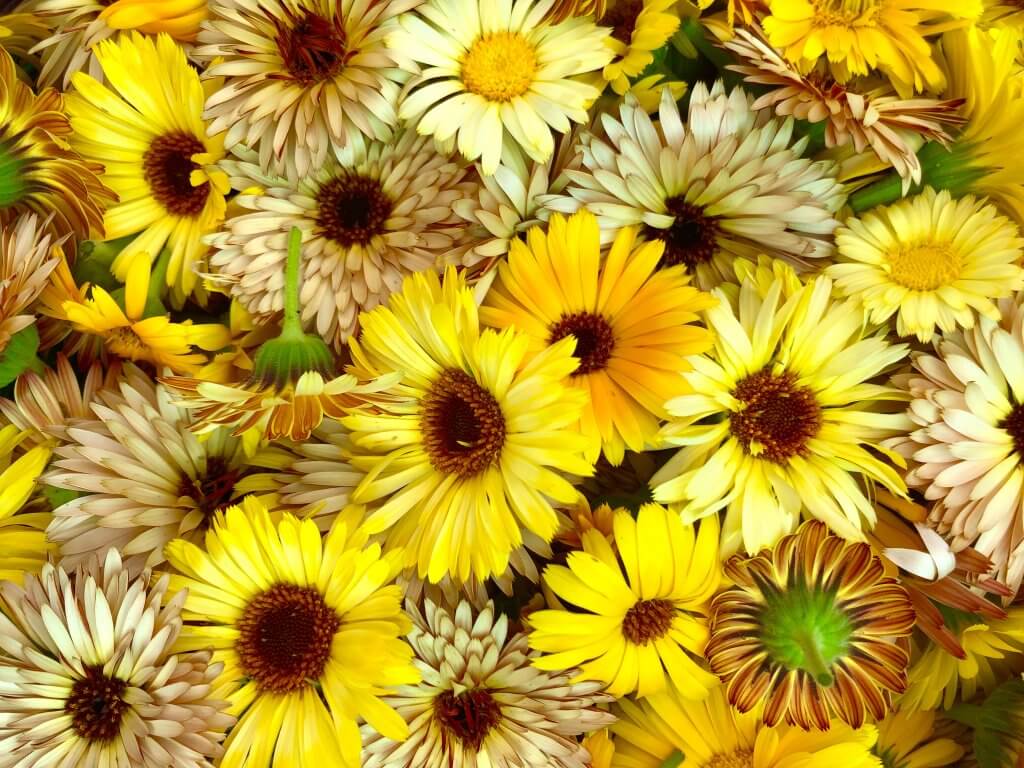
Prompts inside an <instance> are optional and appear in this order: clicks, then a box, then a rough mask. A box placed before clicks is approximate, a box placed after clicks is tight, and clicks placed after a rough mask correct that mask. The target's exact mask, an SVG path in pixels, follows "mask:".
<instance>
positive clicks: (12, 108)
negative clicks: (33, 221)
mask: <svg viewBox="0 0 1024 768" xmlns="http://www.w3.org/2000/svg"><path fill="white" fill-rule="evenodd" d="M63 109H64V102H63V97H62V95H61V94H60V93H58V92H57V91H55V90H53V89H52V88H44V89H42V90H41V91H40V92H39V93H38V94H35V93H33V92H32V90H31V89H30V88H29V87H28V86H27V85H26V84H25V83H23V82H22V81H21V80H19V79H18V71H17V69H16V67H15V66H14V61H13V60H12V59H11V56H10V54H9V53H7V51H5V50H0V226H4V227H7V226H9V225H10V224H12V223H13V222H14V221H15V220H16V219H18V218H19V217H20V216H21V215H22V214H25V213H35V214H36V215H37V216H39V218H40V219H41V220H43V221H46V222H48V223H47V225H46V228H47V230H48V231H49V232H51V233H52V234H53V235H54V236H56V237H58V238H60V237H65V236H68V235H73V236H74V237H75V238H78V239H82V240H85V239H87V238H90V237H95V236H100V235H102V233H103V210H104V209H105V208H106V207H107V206H108V205H110V204H111V203H113V202H114V201H115V200H116V197H115V196H114V193H113V192H111V191H110V190H109V189H108V188H107V187H106V186H104V184H103V182H102V181H101V180H100V172H101V171H102V170H103V169H102V166H100V165H98V164H96V163H94V162H91V160H92V158H88V157H86V158H83V157H82V156H81V155H80V154H79V153H78V152H76V151H74V150H73V149H71V148H69V147H68V140H69V139H70V138H71V133H72V132H71V125H70V123H69V122H68V118H67V116H66V115H65V114H64V111H63ZM73 245H74V241H72V242H71V243H70V246H72V250H73Z"/></svg>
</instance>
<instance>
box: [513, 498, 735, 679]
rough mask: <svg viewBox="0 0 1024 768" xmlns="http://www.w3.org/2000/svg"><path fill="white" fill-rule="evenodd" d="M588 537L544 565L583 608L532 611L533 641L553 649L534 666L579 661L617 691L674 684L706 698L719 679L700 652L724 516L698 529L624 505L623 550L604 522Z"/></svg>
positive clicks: (658, 511)
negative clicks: (560, 559)
mask: <svg viewBox="0 0 1024 768" xmlns="http://www.w3.org/2000/svg"><path fill="white" fill-rule="evenodd" d="M582 539H583V551H582V552H572V553H570V554H569V557H568V559H567V561H566V565H565V566H561V565H550V566H548V567H547V568H545V570H544V581H545V583H546V584H547V586H548V588H549V589H550V590H551V591H552V592H554V593H555V595H557V596H558V598H559V599H560V600H563V601H564V602H566V603H570V604H572V605H573V606H577V608H575V609H573V610H544V611H537V612H535V613H531V614H530V624H531V625H532V627H533V631H532V632H531V633H530V646H531V647H533V648H535V649H537V650H540V651H544V652H545V653H546V654H548V655H545V656H542V657H541V658H539V659H537V660H536V661H535V662H534V664H535V666H537V667H539V668H540V669H549V670H558V669H566V668H569V667H577V666H578V667H579V668H580V672H579V676H578V677H579V679H583V680H598V681H600V682H601V683H603V684H604V685H605V687H606V689H607V690H608V692H609V693H611V694H612V695H614V696H616V697H621V696H624V695H626V694H628V693H632V692H636V693H637V694H638V695H640V696H649V695H650V694H652V693H657V692H658V691H661V690H664V689H665V688H666V687H669V685H672V686H674V687H675V688H676V690H677V691H679V692H680V694H681V695H683V696H685V697H687V698H696V699H699V698H703V697H704V696H705V695H706V694H707V692H708V691H709V690H710V689H711V688H713V687H714V686H715V678H714V676H713V675H711V674H709V673H708V672H707V671H705V670H704V669H703V668H702V667H701V666H700V663H699V662H698V661H696V660H695V659H694V657H695V656H696V657H697V658H699V654H701V653H702V652H703V650H704V645H705V643H706V642H707V638H708V634H707V623H706V615H707V612H708V601H709V600H710V599H711V596H712V595H713V594H714V593H715V590H716V589H717V587H718V583H719V579H720V577H721V572H720V566H719V563H718V525H717V521H716V519H715V518H714V517H709V518H707V519H706V520H704V521H703V522H702V523H701V525H700V528H699V530H698V531H694V527H693V526H692V525H683V524H682V523H681V522H680V521H679V517H678V515H676V514H674V513H671V512H669V511H668V510H666V509H665V508H664V507H660V506H658V505H656V504H648V505H646V506H643V507H641V508H640V512H639V514H638V515H637V518H636V520H634V519H633V517H632V516H631V515H630V514H629V512H627V511H625V510H620V511H619V512H616V514H615V549H612V547H611V545H610V544H609V543H608V541H607V540H606V539H605V537H604V536H603V535H601V533H600V532H599V531H597V530H589V531H587V532H585V533H584V534H583V536H582ZM616 552H617V553H618V554H617V555H616Z"/></svg>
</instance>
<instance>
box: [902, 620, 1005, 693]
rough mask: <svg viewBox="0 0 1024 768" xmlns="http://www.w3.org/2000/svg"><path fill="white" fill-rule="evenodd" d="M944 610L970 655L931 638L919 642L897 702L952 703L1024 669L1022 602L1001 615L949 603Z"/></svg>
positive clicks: (989, 689) (993, 688) (990, 687)
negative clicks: (986, 615) (987, 616)
mask: <svg viewBox="0 0 1024 768" xmlns="http://www.w3.org/2000/svg"><path fill="white" fill-rule="evenodd" d="M945 616H946V620H947V623H948V624H949V626H950V627H951V628H952V629H953V631H954V632H955V633H956V634H957V636H958V638H959V640H960V645H961V646H962V647H963V649H964V651H965V652H966V655H965V656H964V658H962V659H958V658H955V657H954V656H950V655H949V654H948V653H946V652H945V651H944V650H943V649H942V648H941V647H939V646H937V645H934V644H931V643H929V644H928V645H925V646H923V647H921V648H920V649H919V650H918V653H917V655H916V658H915V659H914V663H913V665H912V666H911V667H910V671H909V675H908V676H909V680H910V684H909V686H908V687H907V691H906V693H904V694H903V695H902V696H901V697H900V698H899V700H898V701H897V702H896V705H897V707H898V708H899V709H900V710H904V711H911V712H913V711H916V710H929V709H936V708H938V707H942V708H943V709H949V708H950V707H952V706H953V705H954V704H956V703H957V702H958V701H971V700H972V699H974V698H975V697H976V696H978V695H979V694H980V693H991V692H992V691H993V690H995V688H996V686H998V685H999V683H1000V682H1001V681H1002V680H1005V679H1006V678H1007V677H1008V676H1009V675H1019V674H1020V673H1021V672H1024V607H1020V606H1017V607H1013V608H1011V609H1010V610H1009V611H1008V615H1007V617H1006V618H1005V619H1002V620H997V621H982V620H981V617H979V616H976V615H973V614H968V613H960V612H958V611H953V610H950V609H946V610H945Z"/></svg>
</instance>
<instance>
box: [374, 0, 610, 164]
mask: <svg viewBox="0 0 1024 768" xmlns="http://www.w3.org/2000/svg"><path fill="white" fill-rule="evenodd" d="M554 3H555V0H514V2H513V3H505V4H502V5H495V4H493V3H489V2H486V0H426V2H424V3H423V4H422V5H420V6H418V7H417V9H416V11H415V12H414V13H408V14H405V15H404V16H402V17H400V18H399V20H398V21H399V25H400V28H399V29H398V30H397V31H395V32H393V33H391V34H390V35H389V36H388V45H389V46H390V47H391V48H392V49H394V50H398V51H401V52H402V54H403V55H406V56H408V57H409V58H410V59H412V60H413V61H414V62H415V63H416V64H421V65H426V67H425V68H420V67H418V66H417V67H415V69H414V75H413V77H412V79H411V80H410V81H409V82H408V83H407V84H406V86H405V89H404V90H403V94H404V97H403V99H402V103H401V105H400V106H399V109H398V116H399V117H400V118H401V119H402V120H409V121H412V122H414V123H415V124H416V130H417V131H418V132H419V133H420V134H424V135H432V136H434V138H435V139H437V140H438V141H441V142H447V141H449V140H454V141H455V142H456V144H457V146H458V150H459V152H461V153H462V155H463V156H464V157H466V158H467V159H468V160H476V159H477V158H480V159H481V169H482V170H483V172H484V174H486V175H490V174H492V173H494V172H495V170H496V169H497V167H498V161H499V160H500V159H501V154H502V147H503V145H505V144H506V143H511V144H516V145H518V146H519V147H520V148H521V149H522V150H523V151H524V152H525V153H526V154H527V155H528V156H529V157H531V158H532V159H534V160H536V161H537V162H539V163H543V162H545V161H547V159H548V158H549V157H551V155H552V154H553V153H554V151H555V142H554V138H553V137H552V135H551V131H552V130H555V131H557V132H558V133H567V132H568V131H569V129H570V121H572V122H576V123H585V122H586V121H587V119H588V117H587V109H588V107H589V106H590V105H591V103H593V101H594V100H595V99H596V98H597V97H598V96H599V95H600V91H599V90H598V89H597V88H596V87H595V86H593V85H591V84H589V83H587V82H584V81H583V79H582V78H580V75H585V74H587V73H590V72H594V71H596V70H600V69H601V68H602V67H604V66H605V65H606V64H608V62H609V61H610V60H611V58H612V50H611V49H610V48H609V47H608V46H607V45H606V44H605V38H606V37H607V36H608V34H609V32H610V30H609V29H608V28H602V27H598V26H596V25H595V24H594V22H593V20H592V19H591V18H590V17H583V18H580V17H573V18H570V19H567V20H566V21H562V22H560V23H557V24H552V23H550V22H546V21H543V20H542V19H543V17H544V16H545V14H547V12H548V11H549V10H551V8H552V7H553V5H554Z"/></svg>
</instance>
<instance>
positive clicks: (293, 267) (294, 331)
mask: <svg viewBox="0 0 1024 768" xmlns="http://www.w3.org/2000/svg"><path fill="white" fill-rule="evenodd" d="M301 252H302V230H301V229H299V228H298V227H292V230H291V232H289V233H288V261H287V262H286V264H285V270H284V323H283V324H282V326H281V338H295V337H298V338H301V337H303V336H304V335H305V334H304V333H303V332H302V320H301V319H300V317H299V264H300V263H301V261H302V258H301Z"/></svg>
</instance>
